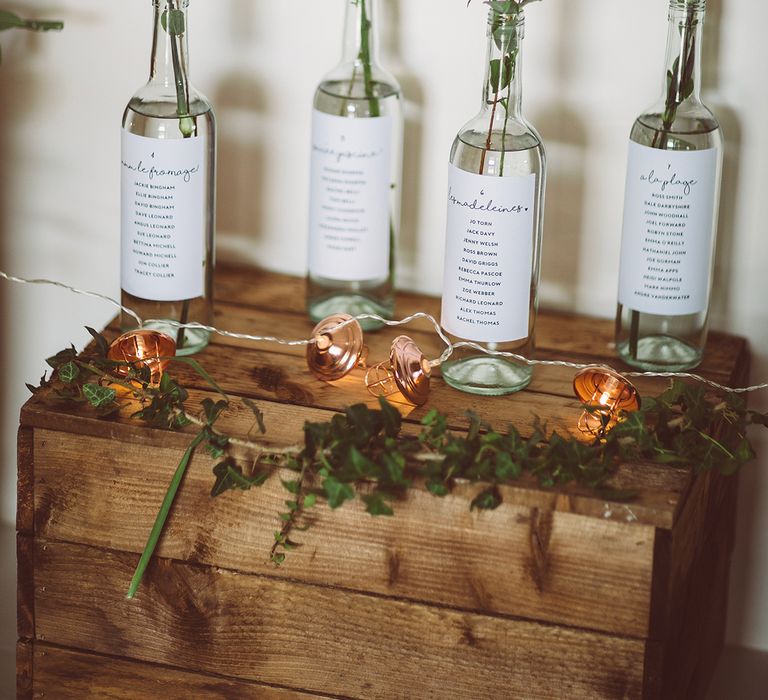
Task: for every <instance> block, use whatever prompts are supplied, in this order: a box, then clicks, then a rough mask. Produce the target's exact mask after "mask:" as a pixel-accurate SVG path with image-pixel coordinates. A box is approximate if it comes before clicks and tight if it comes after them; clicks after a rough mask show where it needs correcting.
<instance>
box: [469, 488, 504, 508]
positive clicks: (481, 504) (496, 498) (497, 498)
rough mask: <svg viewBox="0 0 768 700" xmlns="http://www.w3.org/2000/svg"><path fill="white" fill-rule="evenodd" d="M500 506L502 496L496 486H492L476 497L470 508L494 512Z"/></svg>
mask: <svg viewBox="0 0 768 700" xmlns="http://www.w3.org/2000/svg"><path fill="white" fill-rule="evenodd" d="M499 505H501V494H500V493H499V490H498V489H497V488H496V487H495V486H491V487H490V488H487V489H485V490H484V491H481V492H480V493H479V494H478V495H477V496H475V497H474V498H473V499H472V503H471V504H470V506H469V507H470V509H471V510H474V509H475V508H477V509H479V510H494V509H495V508H498V507H499Z"/></svg>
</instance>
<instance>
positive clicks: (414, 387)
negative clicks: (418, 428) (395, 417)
mask: <svg viewBox="0 0 768 700" xmlns="http://www.w3.org/2000/svg"><path fill="white" fill-rule="evenodd" d="M431 374H432V365H431V364H430V362H429V360H427V358H426V357H424V353H422V352H421V350H420V349H419V346H418V345H416V343H415V342H414V341H413V340H412V339H411V338H409V337H408V336H407V335H400V336H398V337H397V338H395V339H394V340H393V341H392V347H391V350H390V353H389V362H379V364H377V365H374V366H373V367H371V368H370V369H369V370H368V371H367V372H366V373H365V386H366V387H367V388H368V391H369V392H371V394H373V395H374V396H391V395H392V394H396V393H398V392H399V393H400V394H402V395H403V396H404V397H405V398H406V400H408V401H410V402H411V403H412V404H416V405H417V406H422V405H423V404H425V403H426V402H427V399H428V398H429V385H430V375H431Z"/></svg>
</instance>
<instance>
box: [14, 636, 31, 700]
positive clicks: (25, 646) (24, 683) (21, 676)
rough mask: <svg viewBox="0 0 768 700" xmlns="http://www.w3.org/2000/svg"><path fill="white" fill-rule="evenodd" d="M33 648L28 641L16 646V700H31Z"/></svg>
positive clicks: (18, 643)
mask: <svg viewBox="0 0 768 700" xmlns="http://www.w3.org/2000/svg"><path fill="white" fill-rule="evenodd" d="M32 652H33V647H32V642H31V641H28V640H24V641H19V642H17V644H16V700H32V698H33V697H34V695H33V687H32V679H33V675H32V674H33V664H34V661H33V656H32Z"/></svg>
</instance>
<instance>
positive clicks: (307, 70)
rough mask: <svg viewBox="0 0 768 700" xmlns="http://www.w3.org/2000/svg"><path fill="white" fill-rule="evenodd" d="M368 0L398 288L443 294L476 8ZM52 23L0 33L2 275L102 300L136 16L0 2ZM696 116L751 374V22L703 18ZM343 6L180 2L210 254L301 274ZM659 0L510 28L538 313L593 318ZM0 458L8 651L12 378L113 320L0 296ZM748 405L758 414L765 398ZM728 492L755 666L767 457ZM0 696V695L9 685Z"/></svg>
mask: <svg viewBox="0 0 768 700" xmlns="http://www.w3.org/2000/svg"><path fill="white" fill-rule="evenodd" d="M465 4H466V3H465V2H464V1H463V0H441V1H440V2H428V1H427V0H384V10H385V19H386V22H385V23H382V31H383V32H384V35H385V36H384V37H383V54H384V57H385V58H384V63H385V65H387V67H389V68H390V69H391V70H392V71H393V72H395V74H396V75H398V77H399V78H400V80H401V83H402V86H403V89H404V94H405V98H406V103H407V109H406V116H407V129H406V140H407V148H406V182H405V192H406V198H405V202H404V208H405V212H404V230H403V236H402V241H401V249H400V263H401V269H400V276H399V279H400V283H401V285H402V286H407V287H410V288H413V289H417V290H421V291H425V292H433V293H439V291H440V287H441V279H440V275H441V270H442V265H441V256H442V247H443V219H444V215H445V205H444V201H445V200H444V197H445V187H446V177H447V176H446V161H447V156H448V149H449V146H450V144H451V141H452V139H453V137H454V135H455V132H456V130H457V129H458V127H459V126H460V125H461V124H462V123H463V122H464V121H466V120H467V119H468V118H469V117H470V116H472V115H473V114H474V112H475V111H476V109H477V107H478V99H479V94H480V82H481V77H482V76H481V73H482V70H483V66H482V61H483V53H484V18H483V15H484V11H485V10H484V8H483V7H482V5H481V4H480V3H479V1H478V0H476V2H475V3H473V7H470V8H469V9H467V8H466V7H465ZM0 5H2V6H3V7H4V8H8V9H15V10H17V11H19V12H20V13H24V14H26V15H29V16H36V17H43V16H51V17H56V18H61V19H64V20H65V22H66V28H65V30H64V32H62V33H61V34H48V35H43V36H38V35H32V34H27V33H20V32H15V33H11V32H5V33H3V34H2V35H0V44H2V49H3V63H2V66H0V251H1V252H0V262H1V267H2V269H5V270H7V271H11V272H13V273H15V274H19V275H24V276H33V277H49V278H54V279H57V280H61V281H64V282H67V283H70V284H74V285H76V286H79V287H86V288H89V289H93V290H97V291H100V292H103V293H107V294H111V295H115V296H117V295H118V294H119V279H118V275H119V268H118V238H119V224H118V214H119V201H118V196H119V194H118V193H119V183H118V178H119V168H118V162H119V138H118V136H119V126H120V119H121V114H122V110H123V107H124V105H125V103H126V101H127V99H128V98H129V96H130V95H131V94H132V93H133V92H134V91H135V89H136V88H138V87H139V85H140V84H141V83H142V82H143V81H144V80H146V75H147V69H148V60H149V48H150V47H149V44H150V39H151V36H150V32H151V7H150V2H149V0H142V1H141V2H138V1H135V2H119V3H118V2H104V1H103V0H26V1H19V0H17V1H15V2H13V1H11V0H7V1H6V0H2V2H0ZM709 6H710V8H709V13H708V23H707V29H706V40H705V41H706V43H705V56H706V57H705V78H704V84H705V90H704V94H705V100H706V101H707V103H708V104H709V105H710V106H711V107H712V109H713V110H714V112H715V113H716V114H717V115H718V117H719V118H720V120H721V122H722V125H723V129H724V132H725V138H726V143H727V153H726V163H725V171H724V183H723V197H722V212H721V217H720V242H719V249H718V263H717V278H716V289H715V291H714V296H713V323H712V325H713V327H714V328H719V329H722V330H726V331H730V332H734V333H738V334H743V335H746V336H747V337H748V338H749V339H750V341H751V344H752V351H753V379H755V380H756V381H763V380H765V379H766V378H768V323H767V322H766V321H768V311H766V305H765V297H766V294H767V293H768V282H767V281H766V274H765V261H766V260H768V236H766V235H765V234H766V231H765V221H766V219H767V218H768V216H767V215H768V197H766V194H765V192H766V189H767V188H768V166H767V165H766V163H767V162H768V129H766V126H765V118H766V114H768V91H766V89H765V82H764V80H763V73H764V72H765V68H766V66H768V49H767V48H766V44H767V42H766V41H765V36H764V31H765V27H766V26H768V5H766V3H764V2H755V0H729V2H727V3H726V2H723V0H710V1H709ZM343 7H344V2H343V0H292V1H291V2H286V1H285V0H283V1H278V0H274V1H272V2H267V1H266V0H216V1H215V2H213V1H211V0H192V2H191V21H190V36H191V55H192V79H193V82H194V83H195V85H196V86H197V87H198V88H200V89H201V90H202V91H203V92H204V93H206V94H207V95H208V96H209V98H210V99H211V100H212V102H213V104H214V106H215V108H216V111H217V115H218V119H219V148H220V151H219V153H220V160H219V166H220V179H219V200H218V201H219V231H220V247H219V250H220V254H221V255H222V256H223V257H226V256H227V254H229V255H233V254H237V255H239V256H245V257H247V258H248V259H250V260H252V261H254V262H255V263H258V264H260V265H263V266H265V267H268V268H273V269H276V270H281V271H286V272H292V273H297V274H301V273H303V271H304V265H305V258H304V248H305V210H306V201H307V186H306V185H307V166H308V144H309V131H308V127H309V121H310V104H311V98H312V93H313V90H314V88H315V85H316V84H317V82H318V80H319V79H320V77H321V76H322V74H323V73H324V72H325V71H326V70H327V69H330V68H331V67H332V66H333V65H334V64H335V62H336V61H337V59H338V56H339V50H340V41H341V22H342V15H343ZM665 38H666V0H643V2H633V1H630V0H567V1H566V0H544V1H543V2H542V3H540V4H539V3H537V4H534V5H532V6H530V8H529V9H528V10H527V37H526V40H525V44H524V53H525V68H524V92H525V95H524V105H525V112H526V114H527V116H528V118H529V119H530V121H531V122H532V123H534V124H535V125H536V126H537V127H538V129H539V130H540V132H541V133H542V135H543V137H544V140H545V144H546V147H547V151H548V156H549V181H548V192H547V207H546V219H545V242H544V264H543V285H542V289H543V303H544V304H545V305H550V306H557V307H560V308H565V309H572V310H575V311H578V312H582V313H589V314H595V315H600V316H605V317H610V316H612V315H613V312H614V305H615V292H616V285H617V270H618V255H619V235H620V222H621V208H622V197H623V185H624V166H625V151H626V139H627V135H628V132H629V128H630V126H631V124H632V121H633V119H634V118H635V116H636V115H637V114H638V113H639V112H640V110H641V109H643V108H644V107H646V106H647V105H648V104H650V103H651V102H653V100H654V99H655V98H656V96H657V93H658V92H659V90H660V82H661V74H662V61H663V53H664V44H665ZM0 285H2V286H0V308H1V309H2V314H3V326H2V338H3V342H2V355H0V360H1V361H2V362H1V365H2V383H0V387H1V388H2V392H3V404H2V406H3V407H2V432H1V433H0V438H1V439H2V450H3V452H2V455H3V461H2V466H0V487H1V489H2V490H1V492H0V516H1V517H2V522H3V523H4V527H3V530H2V531H3V533H4V535H3V539H2V546H1V548H0V555H2V554H5V556H4V557H3V558H2V559H0V561H2V568H1V569H0V571H2V578H0V652H3V651H4V652H6V653H11V652H12V649H13V645H14V641H15V629H14V628H15V612H14V604H15V600H14V596H13V590H14V563H13V558H12V557H13V520H14V511H15V466H14V465H15V455H16V452H15V432H16V426H17V424H18V411H19V407H20V405H21V404H22V402H23V401H24V400H25V399H26V396H27V394H26V390H25V388H24V382H25V381H34V380H36V379H37V378H39V376H40V375H41V374H42V372H43V370H44V358H45V357H47V356H48V355H50V354H52V353H53V352H55V351H57V350H59V349H60V348H61V347H64V346H65V345H66V344H68V343H70V342H73V343H75V344H76V345H78V346H79V347H82V345H83V344H84V342H85V340H86V338H87V335H86V332H85V331H84V330H83V328H82V327H83V325H86V324H87V325H92V326H96V327H98V326H99V325H100V324H103V323H105V322H106V321H107V319H108V318H109V317H111V316H112V310H111V309H109V308H107V307H106V306H105V305H104V304H102V303H100V302H95V301H91V300H87V299H84V298H82V297H73V296H71V295H68V294H67V293H66V292H63V291H60V290H53V289H42V288H31V287H28V286H27V287H20V286H18V285H13V286H12V285H9V284H8V283H5V282H2V283H0ZM753 405H756V406H757V405H759V406H761V407H762V408H763V409H766V408H768V396H767V395H766V393H763V394H762V395H756V396H754V397H753ZM754 440H755V443H756V446H757V449H758V452H759V453H760V454H761V459H760V461H758V462H757V463H754V464H752V465H750V466H749V467H748V468H747V469H746V470H745V471H744V473H743V474H742V481H741V494H740V504H739V507H740V511H739V532H738V544H737V551H736V559H735V562H734V566H733V569H732V585H731V600H730V610H729V628H728V637H729V640H730V642H731V643H733V644H736V645H740V646H746V647H753V648H758V649H766V650H768V586H766V585H765V581H766V580H768V474H766V468H768V440H767V439H766V438H765V437H764V436H762V435H760V434H757V433H756V434H755V435H754ZM702 585H706V582H704V581H702ZM0 683H2V685H0V695H2V694H3V691H5V692H6V693H7V694H8V695H9V696H10V694H11V690H10V689H11V688H12V687H13V686H12V680H11V671H10V670H8V671H6V672H3V677H2V681H0Z"/></svg>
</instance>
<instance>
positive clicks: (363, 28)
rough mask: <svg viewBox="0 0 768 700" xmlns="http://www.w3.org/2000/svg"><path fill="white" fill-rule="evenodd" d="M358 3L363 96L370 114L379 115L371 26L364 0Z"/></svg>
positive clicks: (359, 0) (359, 55) (359, 56)
mask: <svg viewBox="0 0 768 700" xmlns="http://www.w3.org/2000/svg"><path fill="white" fill-rule="evenodd" d="M358 2H359V3H360V53H359V54H358V58H359V59H360V62H361V63H362V64H363V84H364V87H365V97H366V98H367V100H368V108H369V110H370V116H372V117H378V116H380V115H381V110H380V109H379V101H378V99H377V98H376V96H375V94H374V89H373V70H372V68H371V28H372V23H371V20H370V19H369V18H368V11H367V9H366V4H365V3H366V0H358Z"/></svg>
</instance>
